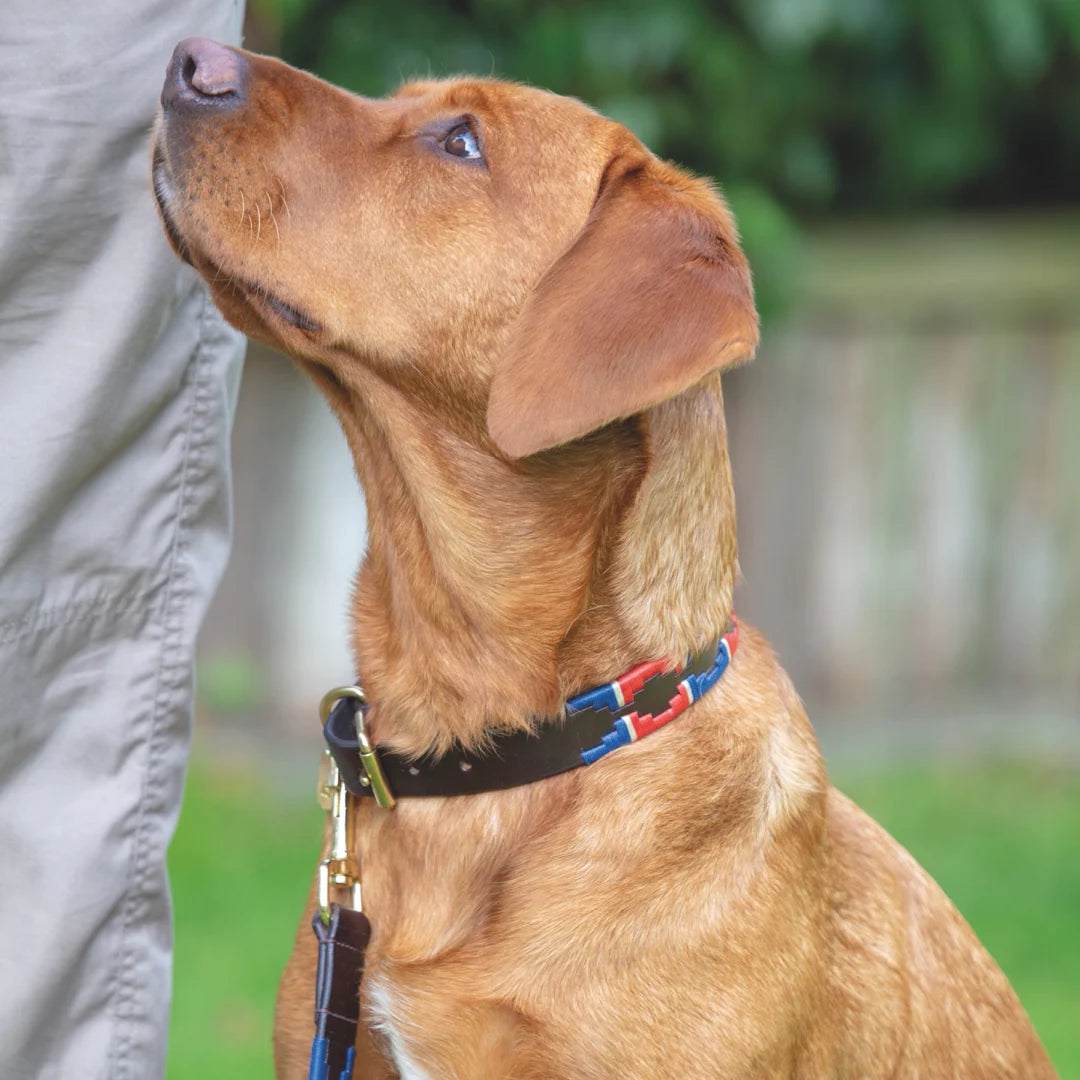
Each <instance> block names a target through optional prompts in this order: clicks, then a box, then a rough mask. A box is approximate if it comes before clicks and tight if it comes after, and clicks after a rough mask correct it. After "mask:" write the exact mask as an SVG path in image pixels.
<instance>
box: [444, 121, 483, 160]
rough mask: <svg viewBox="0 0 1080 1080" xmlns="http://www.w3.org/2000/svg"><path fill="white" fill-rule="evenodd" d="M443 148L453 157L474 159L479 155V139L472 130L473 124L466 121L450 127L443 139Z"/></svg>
mask: <svg viewBox="0 0 1080 1080" xmlns="http://www.w3.org/2000/svg"><path fill="white" fill-rule="evenodd" d="M442 145H443V149H444V150H445V151H446V152H447V153H448V154H453V155H454V157H459V158H467V159H474V158H479V157H481V154H480V140H479V139H478V138H477V137H476V132H475V131H473V126H472V124H470V123H469V122H468V121H465V122H464V123H462V124H458V125H457V126H456V127H454V128H452V129H451V130H450V131H449V132H448V133H447V136H446V138H445V139H443V144H442Z"/></svg>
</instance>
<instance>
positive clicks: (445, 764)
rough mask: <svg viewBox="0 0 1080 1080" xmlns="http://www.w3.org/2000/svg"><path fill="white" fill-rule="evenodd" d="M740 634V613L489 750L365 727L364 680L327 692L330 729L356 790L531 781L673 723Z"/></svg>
mask: <svg viewBox="0 0 1080 1080" xmlns="http://www.w3.org/2000/svg"><path fill="white" fill-rule="evenodd" d="M738 644H739V624H738V621H737V620H736V618H735V616H734V614H733V615H732V616H731V622H730V623H729V624H728V628H727V630H726V631H725V632H724V633H723V635H721V636H720V637H719V638H717V639H716V640H714V641H713V642H711V643H710V644H709V645H708V646H707V647H706V648H704V649H702V650H701V651H700V652H698V653H695V654H693V655H691V656H690V657H688V659H687V661H686V663H685V664H684V665H682V666H681V667H677V668H675V669H669V668H668V666H667V665H666V664H665V663H664V662H663V661H661V660H653V661H650V662H648V663H644V664H638V665H637V667H634V668H631V669H630V670H629V671H628V672H627V673H626V674H625V675H622V676H620V677H619V678H618V679H616V680H615V681H614V682H610V683H605V684H604V685H603V686H598V687H596V688H595V689H593V690H587V691H585V693H582V694H578V695H576V696H575V697H572V698H570V700H569V701H567V702H566V719H565V721H564V722H562V723H559V722H558V721H551V722H545V723H541V724H540V725H539V726H538V728H537V730H536V731H509V732H499V731H496V732H493V733H492V736H491V739H490V740H489V741H488V743H487V744H486V745H485V747H484V748H483V749H482V750H478V751H473V752H465V751H450V752H449V753H446V754H442V755H435V754H424V755H423V756H421V757H419V758H413V757H406V756H404V755H402V754H398V753H395V752H394V751H393V750H389V749H386V748H384V747H380V746H374V747H372V746H371V744H370V743H368V741H367V736H366V735H365V734H364V729H363V717H364V713H365V712H366V711H367V704H366V699H365V698H364V695H363V691H362V690H360V689H359V687H358V686H350V687H341V688H339V689H337V690H331V691H330V692H329V693H328V694H327V695H326V696H325V697H324V698H323V709H322V712H323V716H324V721H325V723H324V725H323V736H324V737H325V739H326V745H327V747H328V749H329V751H330V753H331V755H332V756H333V758H334V761H335V763H336V764H337V767H338V770H339V772H340V775H341V779H342V781H343V782H344V784H345V786H346V788H348V790H349V791H350V792H352V794H354V795H368V796H374V797H375V798H376V799H377V800H378V802H379V803H380V804H381V805H384V806H393V803H394V800H395V799H398V798H413V797H416V796H430V795H444V796H445V795H476V794H478V793H480V792H483V791H500V790H502V789H504V788H511V787H518V786H519V785H521V784H531V783H533V782H535V781H537V780H543V779H545V778H547V777H549V776H555V775H557V774H558V773H562V772H567V771H569V770H570V769H576V768H580V767H581V766H583V765H594V764H596V762H598V761H599V760H600V759H601V758H603V757H606V756H607V755H608V754H610V753H611V752H612V751H614V750H618V749H619V748H620V747H622V746H628V745H629V744H630V743H632V742H637V740H638V739H643V738H645V736H646V735H651V734H652V733H653V732H654V731H657V730H658V729H659V728H662V727H663V726H664V725H665V724H668V723H670V722H671V721H672V720H674V719H675V717H676V716H678V715H679V714H680V713H682V712H684V711H685V710H686V709H688V708H689V707H690V706H691V705H692V704H693V703H694V702H695V701H697V700H698V698H700V697H701V696H702V694H704V693H706V692H707V691H708V690H709V689H710V688H711V687H713V686H714V685H715V684H716V683H717V681H718V680H719V679H720V676H721V675H723V674H724V672H725V671H726V670H727V667H728V665H729V664H730V663H731V658H732V657H733V656H734V655H735V650H736V648H737V647H738Z"/></svg>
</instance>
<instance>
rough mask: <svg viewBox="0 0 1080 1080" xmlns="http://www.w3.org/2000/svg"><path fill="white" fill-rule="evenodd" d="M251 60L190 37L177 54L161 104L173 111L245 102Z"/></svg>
mask: <svg viewBox="0 0 1080 1080" xmlns="http://www.w3.org/2000/svg"><path fill="white" fill-rule="evenodd" d="M249 73H250V65H249V64H248V60H247V57H245V56H244V55H243V54H242V53H239V52H237V51H236V50H234V49H230V48H227V47H226V46H224V45H219V44H218V43H217V42H216V41H207V40H206V39H205V38H187V39H186V40H184V41H181V42H180V44H179V45H177V46H176V49H175V50H174V52H173V57H172V60H171V61H170V63H169V70H168V72H167V74H166V76H165V87H164V89H163V90H162V92H161V104H162V105H163V106H165V108H166V109H169V108H190V107H192V106H198V107H204V106H207V105H210V106H215V107H218V108H221V107H232V106H236V105H239V104H241V103H242V102H243V100H244V95H245V92H246V90H245V88H246V86H247V80H248V76H249Z"/></svg>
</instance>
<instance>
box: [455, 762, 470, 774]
mask: <svg viewBox="0 0 1080 1080" xmlns="http://www.w3.org/2000/svg"><path fill="white" fill-rule="evenodd" d="M458 768H459V769H460V770H461V771H462V772H468V771H469V770H470V769H471V768H472V762H470V761H459V762H458Z"/></svg>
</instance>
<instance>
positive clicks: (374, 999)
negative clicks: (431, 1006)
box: [367, 976, 433, 1080]
mask: <svg viewBox="0 0 1080 1080" xmlns="http://www.w3.org/2000/svg"><path fill="white" fill-rule="evenodd" d="M367 997H368V1011H369V1015H370V1016H371V1023H372V1026H373V1027H374V1028H375V1029H376V1030H377V1031H380V1032H381V1033H382V1034H383V1035H384V1036H385V1037H386V1040H387V1042H388V1043H389V1045H390V1054H391V1057H393V1059H394V1067H395V1068H396V1069H397V1071H398V1075H399V1076H400V1077H401V1080H433V1078H432V1077H431V1075H430V1073H428V1072H426V1071H425V1070H424V1069H422V1068H420V1066H419V1065H417V1064H416V1062H415V1061H414V1060H413V1058H412V1055H411V1053H410V1051H409V1047H408V1046H407V1045H406V1042H405V1038H404V1036H403V1034H402V1027H401V1023H400V1020H399V1019H398V1020H395V1018H400V1016H401V1010H402V1008H403V1007H404V1002H403V1001H402V999H401V997H400V995H399V996H395V994H394V990H393V986H392V985H391V983H390V981H389V980H388V979H386V978H384V977H382V976H376V977H375V978H374V979H372V980H371V981H370V982H369V983H368V986H367Z"/></svg>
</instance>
